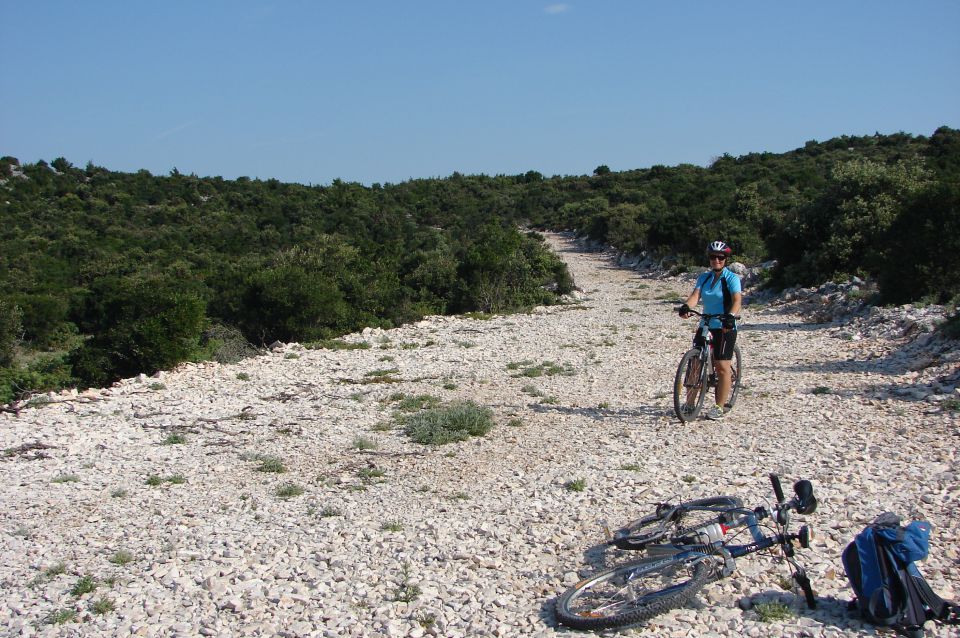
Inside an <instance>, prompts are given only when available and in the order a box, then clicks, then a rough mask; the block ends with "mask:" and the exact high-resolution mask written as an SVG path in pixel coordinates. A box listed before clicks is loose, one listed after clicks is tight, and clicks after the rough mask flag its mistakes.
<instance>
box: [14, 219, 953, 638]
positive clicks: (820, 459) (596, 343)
mask: <svg viewBox="0 0 960 638" xmlns="http://www.w3.org/2000/svg"><path fill="white" fill-rule="evenodd" d="M550 241H551V242H552V243H553V245H554V246H555V247H556V248H557V250H558V251H559V252H560V254H561V255H562V256H563V257H564V259H566V260H567V262H568V263H569V265H570V268H571V270H572V272H573V274H574V277H575V279H576V281H577V283H578V285H579V286H580V288H581V293H580V294H579V295H578V297H579V299H578V302H577V303H572V304H570V305H563V306H554V307H548V308H538V309H536V310H535V311H534V312H532V313H530V314H523V315H513V316H498V317H494V318H492V319H490V320H477V319H469V318H444V317H430V318H428V319H425V320H423V321H421V322H419V323H416V324H414V325H409V326H404V327H402V328H399V329H396V330H389V331H382V330H365V331H363V332H362V333H359V334H353V335H349V336H348V337H346V338H345V339H344V341H346V342H350V343H356V344H359V343H361V342H363V343H366V344H369V346H370V347H369V348H367V349H352V350H332V349H328V350H309V349H306V348H304V347H302V346H300V345H297V344H287V345H283V346H280V347H278V348H276V349H274V350H273V351H271V352H269V353H267V354H264V355H262V356H259V357H256V358H253V359H248V360H245V361H243V362H241V363H239V364H235V365H217V364H200V365H185V366H182V367H180V368H178V369H177V370H175V371H172V372H169V373H164V374H159V375H157V376H156V377H150V378H147V377H141V378H136V379H129V380H126V381H123V382H121V383H118V384H116V385H115V386H114V387H111V388H107V389H101V390H92V391H87V392H81V393H65V394H62V395H57V396H54V397H49V398H48V400H47V401H46V402H43V401H37V400H34V401H33V402H31V404H30V405H28V406H23V408H22V409H21V410H20V411H19V413H14V412H4V413H2V414H0V449H2V450H4V452H3V453H2V454H0V481H2V491H0V499H2V500H0V559H2V560H0V587H2V596H3V603H4V604H3V605H2V606H0V633H2V634H3V635H6V636H128V635H134V636H164V637H166V636H197V635H202V636H413V637H417V636H449V637H454V638H455V637H460V636H553V635H557V634H564V635H567V634H569V635H574V632H569V631H568V630H566V629H564V628H563V627H560V626H558V625H557V623H556V621H555V618H554V613H553V604H554V600H555V597H556V596H557V595H558V594H559V593H561V592H562V591H563V590H564V589H566V588H567V587H569V586H570V585H571V584H573V583H574V582H575V581H576V580H577V579H578V578H579V577H581V576H583V575H585V574H588V573H591V572H592V571H594V570H596V569H598V568H599V567H601V566H602V565H609V564H613V563H616V562H618V561H624V560H629V559H630V558H631V557H630V556H627V555H625V554H624V553H614V552H610V551H607V552H603V551H601V550H600V549H599V547H598V545H597V544H598V543H599V542H600V541H601V539H602V534H601V525H600V521H601V520H606V521H608V522H609V523H610V525H611V526H616V525H617V524H620V523H626V522H627V521H629V520H631V519H633V518H637V517H638V516H640V515H642V514H644V513H647V512H649V511H650V510H651V508H652V503H655V502H657V501H660V500H664V499H676V498H692V497H697V496H708V495H712V494H720V493H732V494H736V495H739V496H741V497H743V498H744V499H745V500H746V501H747V502H748V503H749V504H751V505H761V504H768V503H769V501H770V499H771V490H770V488H769V484H768V481H767V474H768V473H769V472H778V473H780V474H781V475H782V476H783V477H784V479H785V481H787V482H789V481H792V480H796V479H799V478H809V479H811V480H812V481H813V482H814V485H815V490H816V492H817V494H818V496H819V498H820V509H819V511H818V512H817V513H816V514H813V515H811V516H808V517H806V522H808V523H810V524H812V525H813V526H814V527H815V528H816V529H818V530H819V535H818V538H817V540H816V541H815V544H814V547H812V548H810V549H809V550H804V551H803V552H801V553H800V555H799V556H800V559H801V561H802V562H803V564H804V565H805V566H806V567H807V569H808V572H809V573H810V575H811V578H812V581H813V585H814V589H815V590H816V592H817V595H818V597H819V600H820V605H819V608H818V609H817V610H815V611H809V610H807V609H806V608H805V607H804V606H803V605H802V599H801V597H799V596H797V594H796V593H795V592H793V591H787V590H785V589H784V588H783V587H782V583H783V581H784V579H785V577H788V576H789V572H788V569H787V567H786V566H785V565H784V564H782V563H781V562H778V561H777V560H776V559H775V558H774V557H772V556H768V555H755V556H752V557H748V558H744V559H741V560H740V561H739V562H738V569H737V572H736V573H735V574H734V576H732V577H731V578H728V579H725V580H723V581H721V582H718V583H715V584H712V585H709V586H708V587H707V588H706V589H705V590H704V591H703V592H702V593H701V595H700V596H699V601H700V603H699V604H698V605H697V606H696V607H695V608H686V609H681V610H676V611H673V612H670V613H667V614H664V615H662V616H660V617H657V618H655V619H654V620H653V621H651V622H650V623H648V624H646V625H643V626H640V627H637V628H635V629H632V630H630V632H631V633H630V635H642V636H671V637H673V636H676V637H680V636H743V635H747V636H771V635H775V636H798V637H799V636H816V637H834V636H873V635H875V632H874V629H873V628H872V627H869V626H867V625H864V624H862V623H861V621H860V620H859V619H858V618H857V617H856V616H854V615H852V614H851V613H850V612H848V611H847V610H846V601H847V600H848V599H849V597H850V596H849V589H848V586H847V583H846V580H845V576H844V573H843V569H842V566H841V564H840V558H839V557H840V552H841V550H842V549H843V547H844V546H845V544H846V543H847V542H848V541H849V540H850V539H851V538H852V537H853V535H854V534H855V533H856V532H857V531H858V530H859V529H860V528H862V526H863V525H864V524H865V523H867V522H869V521H870V520H872V518H873V517H874V516H875V515H876V514H878V513H880V512H882V511H885V510H891V511H894V512H896V513H898V514H900V515H901V516H902V517H904V518H908V519H909V518H922V519H926V520H928V521H930V522H931V523H932V524H933V536H932V539H931V552H930V556H929V558H928V559H927V560H926V561H924V563H923V564H922V565H921V568H922V570H923V571H924V574H925V575H926V576H927V578H928V580H929V581H930V583H931V584H932V585H933V587H934V588H935V589H936V590H937V591H939V592H940V593H941V594H943V595H944V596H946V597H952V598H960V549H958V544H957V538H958V537H960V522H958V520H960V511H958V504H960V481H958V472H960V464H958V459H957V447H958V443H960V424H958V418H957V415H958V414H960V412H958V411H957V403H958V401H960V396H958V394H957V392H956V386H957V384H956V382H955V380H956V372H957V357H956V352H957V349H956V343H954V342H948V341H946V340H943V339H942V338H941V337H939V336H934V333H931V332H919V334H921V335H925V336H928V338H927V341H926V342H925V343H923V344H921V345H915V344H916V343H917V339H916V336H915V335H914V336H911V335H904V332H905V330H902V329H899V328H898V330H897V331H896V336H895V337H890V336H887V335H885V334H883V333H882V331H873V330H870V329H867V328H865V327H861V326H860V325H859V324H857V325H853V324H850V325H843V324H811V323H807V322H805V321H804V316H802V315H801V314H798V313H797V312H796V311H795V310H794V306H792V305H790V304H786V305H756V304H755V305H751V306H748V307H747V308H746V310H745V313H744V314H745V319H746V323H745V325H744V327H743V332H742V334H741V345H742V348H743V351H744V356H745V362H744V367H745V388H744V392H743V395H742V398H741V400H740V402H739V403H738V404H737V406H736V409H735V410H734V411H733V412H732V413H730V414H729V415H727V417H726V419H725V420H723V421H719V422H712V421H706V420H700V421H697V422H695V423H692V424H689V425H686V426H682V425H680V424H679V422H678V421H677V420H676V419H675V418H674V416H673V414H672V399H671V395H670V393H671V386H672V382H673V376H674V371H675V367H676V364H677V361H678V360H679V358H680V356H681V354H682V353H683V351H684V350H685V349H686V348H687V347H688V344H689V341H690V336H691V332H692V329H693V323H692V322H683V321H681V320H680V319H679V318H678V317H677V316H676V315H675V313H674V311H673V309H674V307H675V306H676V305H677V303H678V302H679V301H680V300H681V299H682V298H683V297H684V296H685V295H686V294H687V293H688V292H689V290H688V288H689V285H690V277H689V276H686V277H682V278H666V279H663V278H657V277H654V276H652V275H647V274H640V273H638V272H636V271H634V270H631V269H627V268H621V267H618V266H617V265H616V263H615V262H614V260H613V259H612V256H611V255H608V254H605V253H602V252H589V251H586V250H584V249H582V248H580V247H578V246H577V245H575V244H574V243H573V242H572V241H570V240H569V239H567V238H564V237H559V236H552V237H550ZM908 312H909V311H908ZM917 323H921V322H920V321H918V322H917ZM907 332H909V331H907ZM915 332H917V331H915ZM921 338H923V337H921ZM921 356H927V357H928V359H924V360H923V361H922V363H923V365H919V364H920V363H921V361H920V360H919V358H920V357H921ZM420 395H429V396H431V397H434V398H436V399H438V400H441V401H453V400H460V399H470V400H472V401H475V402H476V403H478V404H480V405H482V406H487V407H490V408H492V410H493V412H494V417H495V421H496V426H495V427H494V428H493V430H492V431H491V432H490V433H489V434H487V435H486V436H483V437H479V438H472V439H470V440H468V441H465V442H461V443H453V444H448V445H443V446H434V447H426V446H423V445H420V444H417V443H414V442H412V441H411V440H410V439H409V438H408V437H407V436H406V435H405V434H404V432H403V429H402V428H399V427H397V426H396V424H395V422H394V420H393V417H394V416H395V415H396V414H397V412H398V406H399V405H400V399H401V397H416V396H420ZM270 470H273V471H270ZM277 470H283V471H282V472H280V471H277ZM768 600H781V601H783V602H784V603H785V604H786V605H787V606H788V607H789V609H790V610H791V614H790V615H789V617H788V618H787V619H785V620H779V621H774V622H764V621H762V620H761V619H760V617H759V616H758V614H757V612H756V610H755V609H754V603H756V602H759V601H768ZM928 635H929V636H940V637H945V636H949V635H951V632H950V628H947V627H933V626H931V628H930V631H929V632H928ZM954 635H956V634H955V633H954Z"/></svg>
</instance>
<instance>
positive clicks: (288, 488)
mask: <svg viewBox="0 0 960 638" xmlns="http://www.w3.org/2000/svg"><path fill="white" fill-rule="evenodd" d="M276 494H277V496H279V497H280V498H283V499H287V498H293V497H294V496H300V495H301V494H303V488H302V487H300V486H299V485H297V484H295V483H287V484H286V485H281V486H280V487H278V488H277V492H276Z"/></svg>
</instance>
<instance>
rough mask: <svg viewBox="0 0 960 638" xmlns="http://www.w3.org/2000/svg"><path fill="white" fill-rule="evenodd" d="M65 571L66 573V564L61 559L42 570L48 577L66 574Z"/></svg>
mask: <svg viewBox="0 0 960 638" xmlns="http://www.w3.org/2000/svg"><path fill="white" fill-rule="evenodd" d="M66 573H67V564H66V563H65V562H63V561H60V562H59V563H54V564H53V565H51V566H50V567H47V569H46V570H44V572H43V574H44V576H46V577H47V578H50V579H53V578H56V577H57V576H60V575H61V574H66Z"/></svg>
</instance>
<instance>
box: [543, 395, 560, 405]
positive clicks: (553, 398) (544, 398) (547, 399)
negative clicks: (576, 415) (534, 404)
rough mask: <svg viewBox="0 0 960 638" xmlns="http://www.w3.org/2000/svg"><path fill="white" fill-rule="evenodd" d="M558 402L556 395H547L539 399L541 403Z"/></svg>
mask: <svg viewBox="0 0 960 638" xmlns="http://www.w3.org/2000/svg"><path fill="white" fill-rule="evenodd" d="M559 402H560V401H559V400H558V399H557V397H554V396H547V397H543V398H542V399H540V404H541V405H556V404H557V403H559Z"/></svg>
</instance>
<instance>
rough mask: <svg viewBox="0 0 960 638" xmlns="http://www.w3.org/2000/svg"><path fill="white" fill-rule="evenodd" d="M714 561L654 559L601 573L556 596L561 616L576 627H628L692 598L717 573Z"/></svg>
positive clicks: (561, 620)
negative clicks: (558, 596)
mask: <svg viewBox="0 0 960 638" xmlns="http://www.w3.org/2000/svg"><path fill="white" fill-rule="evenodd" d="M716 573H717V572H716V570H715V569H714V568H713V565H712V563H711V561H709V560H705V559H704V558H703V557H699V558H697V559H694V560H692V561H691V560H689V558H688V559H682V558H677V557H667V558H650V559H645V560H643V561H638V562H635V563H630V564H627V565H622V566H620V567H617V568H615V569H610V570H607V571H603V572H600V573H599V574H596V575H594V576H591V577H590V578H586V579H584V580H581V581H580V582H579V583H577V584H576V585H574V586H573V587H571V588H570V589H568V590H567V591H566V592H564V593H563V594H562V595H561V596H560V598H558V599H557V620H559V621H560V622H561V623H563V624H564V625H566V626H568V627H572V628H574V629H610V628H613V627H626V626H627V625H633V624H636V623H639V622H643V621H644V620H648V619H650V618H653V617H654V616H656V615H657V614H662V613H663V612H665V611H669V610H671V609H674V608H676V607H680V606H681V605H684V604H686V603H687V602H689V601H690V600H691V599H692V598H693V597H694V595H695V594H696V593H697V592H698V591H700V590H701V589H702V588H703V586H704V585H706V584H707V583H708V582H710V580H711V577H713V576H714V575H715V574H716Z"/></svg>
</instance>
